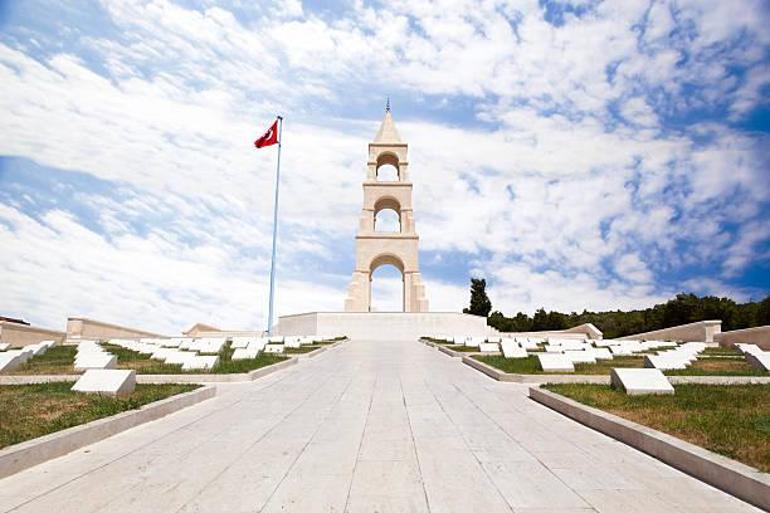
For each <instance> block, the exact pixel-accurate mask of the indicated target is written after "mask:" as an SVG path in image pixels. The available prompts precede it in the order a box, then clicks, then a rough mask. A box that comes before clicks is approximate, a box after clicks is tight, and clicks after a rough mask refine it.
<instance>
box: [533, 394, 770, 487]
mask: <svg viewBox="0 0 770 513" xmlns="http://www.w3.org/2000/svg"><path fill="white" fill-rule="evenodd" d="M544 388H546V389H547V390H551V391H552V392H556V393H558V394H561V395H564V396H566V397H569V398H571V399H574V400H576V401H579V402H581V403H583V404H586V405H588V406H592V407H594V408H599V409H601V410H604V411H606V412H609V413H612V414H614V415H617V416H619V417H623V418H625V419H628V420H631V421H633V422H636V423H639V424H643V425H645V426H649V427H651V428H653V429H657V430H659V431H663V432H665V433H668V434H670V435H673V436H676V437H678V438H681V439H683V440H686V441H688V442H690V443H693V444H696V445H699V446H701V447H704V448H706V449H708V450H710V451H713V452H716V453H718V454H722V455H724V456H727V457H729V458H733V459H736V460H738V461H741V462H743V463H745V464H747V465H750V466H752V467H756V468H758V469H760V470H762V471H763V472H770V386H767V385H725V386H717V385H676V386H675V387H674V388H675V389H676V393H675V394H674V395H641V396H630V395H626V394H625V393H623V392H620V391H617V390H613V389H611V388H610V387H609V386H606V385H581V384H559V385H546V386H544Z"/></svg>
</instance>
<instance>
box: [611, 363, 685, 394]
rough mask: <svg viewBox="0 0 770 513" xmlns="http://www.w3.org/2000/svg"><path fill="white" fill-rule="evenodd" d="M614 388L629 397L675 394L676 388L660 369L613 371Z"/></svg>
mask: <svg viewBox="0 0 770 513" xmlns="http://www.w3.org/2000/svg"><path fill="white" fill-rule="evenodd" d="M610 381H611V382H612V386H613V387H614V388H617V389H619V390H625V391H626V394H628V395H642V394H673V393H674V387H672V386H671V383H669V382H668V379H666V376H665V375H664V374H663V373H662V372H661V371H660V369H617V368H616V369H611V370H610Z"/></svg>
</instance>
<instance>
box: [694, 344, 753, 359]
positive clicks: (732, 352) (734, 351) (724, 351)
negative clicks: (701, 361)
mask: <svg viewBox="0 0 770 513" xmlns="http://www.w3.org/2000/svg"><path fill="white" fill-rule="evenodd" d="M701 354H703V355H706V356H739V357H741V358H743V353H741V352H740V351H739V350H738V348H737V347H721V346H720V347H707V348H706V349H704V350H703V352H702V353H701Z"/></svg>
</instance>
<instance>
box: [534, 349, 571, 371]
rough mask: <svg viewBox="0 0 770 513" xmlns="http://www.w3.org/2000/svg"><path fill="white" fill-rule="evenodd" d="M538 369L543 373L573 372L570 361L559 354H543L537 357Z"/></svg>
mask: <svg viewBox="0 0 770 513" xmlns="http://www.w3.org/2000/svg"><path fill="white" fill-rule="evenodd" d="M537 358H538V360H540V368H541V369H543V370H544V371H545V372H575V366H574V365H572V360H570V359H569V358H567V357H566V356H564V355H563V354H559V353H543V354H538V355H537Z"/></svg>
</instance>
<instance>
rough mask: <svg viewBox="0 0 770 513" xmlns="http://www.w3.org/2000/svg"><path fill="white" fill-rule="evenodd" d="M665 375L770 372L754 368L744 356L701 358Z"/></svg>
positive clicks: (718, 374) (729, 374)
mask: <svg viewBox="0 0 770 513" xmlns="http://www.w3.org/2000/svg"><path fill="white" fill-rule="evenodd" d="M663 373H664V374H666V375H667V376H702V375H708V376H768V377H770V372H765V371H763V370H761V369H755V368H754V367H752V366H751V365H749V364H748V362H747V361H746V358H744V357H741V358H708V359H705V358H701V359H698V360H695V361H694V362H693V363H692V365H690V366H689V367H687V368H686V369H682V370H667V371H664V372H663Z"/></svg>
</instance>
